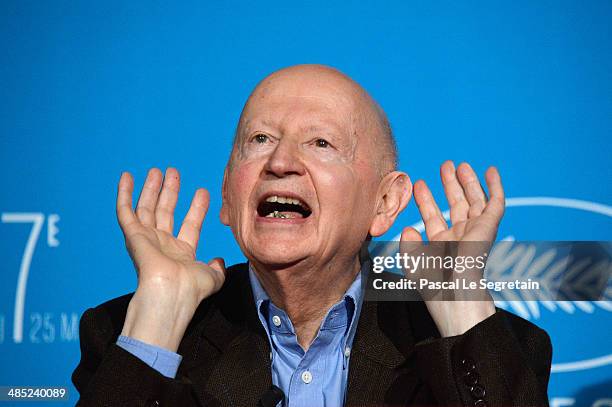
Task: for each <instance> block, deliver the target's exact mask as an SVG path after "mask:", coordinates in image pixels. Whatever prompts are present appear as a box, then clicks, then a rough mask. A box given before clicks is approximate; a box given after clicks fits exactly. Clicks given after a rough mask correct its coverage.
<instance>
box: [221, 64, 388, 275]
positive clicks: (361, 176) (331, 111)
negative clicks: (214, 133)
mask: <svg viewBox="0 0 612 407" xmlns="http://www.w3.org/2000/svg"><path fill="white" fill-rule="evenodd" d="M364 103H365V102H364V101H363V97H362V96H361V95H359V94H358V92H356V90H355V89H354V88H352V86H351V84H350V83H349V82H348V81H347V80H346V79H344V78H338V77H334V76H333V75H327V74H324V75H320V76H316V77H314V78H313V76H312V75H306V77H303V76H301V75H295V74H291V73H289V74H280V75H275V76H272V77H271V78H268V79H267V80H266V81H264V83H263V84H261V85H260V86H259V87H258V88H257V90H256V91H255V92H254V94H253V95H252V96H251V98H250V99H249V101H248V102H247V106H246V107H245V110H244V112H243V115H242V118H241V125H240V128H239V134H238V136H237V140H236V144H235V146H234V150H233V152H232V158H231V162H230V164H229V165H228V169H227V171H226V179H225V181H224V203H223V208H222V211H221V219H222V221H223V222H224V223H225V224H228V225H230V226H231V228H232V231H233V233H234V235H235V237H236V240H237V241H238V243H239V245H240V247H241V249H242V251H243V253H245V255H246V256H247V258H249V260H251V261H256V262H258V263H260V264H266V265H269V266H272V267H285V266H289V265H292V264H296V263H298V262H306V264H310V265H313V266H314V265H318V266H321V265H324V264H326V263H328V262H329V261H330V260H331V259H332V258H335V257H336V256H346V257H347V258H349V257H350V256H354V255H355V253H356V252H357V251H358V250H359V247H360V245H361V243H362V242H363V241H364V240H365V238H366V236H367V233H368V229H369V227H370V224H371V222H372V218H373V216H374V208H375V204H376V202H375V199H376V192H377V188H378V184H379V176H378V174H377V172H376V166H375V165H374V162H373V161H374V159H373V158H374V157H376V154H375V153H374V152H373V151H372V149H373V148H375V147H376V146H375V145H374V142H373V134H366V133H369V132H372V131H374V130H373V129H374V127H373V126H371V127H369V126H368V125H366V124H365V123H366V122H367V120H368V119H372V118H371V117H369V115H368V113H367V111H368V110H367V109H366V108H364ZM366 117H367V118H366Z"/></svg>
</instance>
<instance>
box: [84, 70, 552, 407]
mask: <svg viewBox="0 0 612 407" xmlns="http://www.w3.org/2000/svg"><path fill="white" fill-rule="evenodd" d="M396 161H397V157H396V151H395V143H394V140H393V138H392V135H391V130H390V127H389V124H388V122H387V119H386V117H385V114H384V113H383V111H382V110H381V109H380V108H379V107H378V105H377V104H376V103H375V102H374V101H373V100H372V98H371V97H370V96H369V95H368V94H367V93H366V91H365V90H364V89H362V88H361V87H360V86H359V85H357V84H356V83H355V82H354V81H352V80H351V79H350V78H348V77H347V76H345V75H344V74H342V73H340V72H338V71H337V70H335V69H332V68H328V67H324V66H319V65H301V66H294V67H290V68H287V69H282V70H280V71H278V72H275V73H273V74H272V75H270V76H268V77H267V78H265V79H264V80H263V81H262V82H261V83H259V84H258V85H257V87H256V88H255V90H254V91H253V93H252V94H251V95H250V97H249V99H248V101H247V103H246V104H245V106H244V109H243V111H242V114H241V116H240V121H239V124H238V128H237V132H236V138H235V141H234V145H233V150H232V153H231V156H230V159H229V162H228V164H227V167H226V170H225V174H224V180H223V191H222V196H223V206H222V209H221V214H220V217H221V221H222V222H223V223H224V224H226V225H228V226H230V227H231V230H232V232H233V234H234V236H235V238H236V241H237V242H238V244H239V246H240V249H241V250H242V252H243V253H244V255H245V256H246V258H247V259H248V263H247V264H238V265H235V266H232V267H229V268H227V269H226V267H225V265H224V262H223V260H222V259H221V258H215V259H213V260H211V261H210V262H208V263H203V262H200V261H198V260H196V258H195V254H196V247H197V245H198V241H199V237H200V229H201V226H202V222H203V220H204V217H205V215H206V211H207V208H208V204H209V196H208V193H207V192H206V190H204V189H199V190H197V191H196V193H195V196H194V197H193V200H192V203H191V206H190V209H189V211H188V213H187V215H186V217H185V219H184V221H183V223H182V226H181V227H180V231H179V233H178V235H177V236H176V237H174V236H173V212H174V208H175V204H176V202H177V197H178V192H179V174H178V172H177V171H176V170H175V169H172V168H169V169H168V170H167V171H166V173H165V176H162V174H161V172H160V171H159V170H157V169H152V170H151V171H149V174H148V176H147V179H146V181H145V184H144V186H143V188H142V192H141V195H140V198H139V200H138V204H137V206H136V210H135V211H134V210H133V207H132V192H133V189H134V182H133V179H132V177H131V175H130V174H128V173H124V174H123V175H122V177H121V179H120V181H119V187H118V197H117V215H118V219H119V223H120V225H121V228H122V230H123V232H124V235H125V239H126V246H127V249H128V251H129V253H130V256H131V257H132V259H133V262H134V265H135V268H136V272H137V274H138V287H137V289H136V291H135V293H133V294H132V295H127V296H124V297H120V298H117V299H115V300H112V301H110V302H107V303H105V304H102V305H100V306H98V307H96V308H93V309H90V310H88V311H87V312H86V313H85V314H84V315H83V317H82V320H81V348H82V359H81V362H80V364H79V366H78V367H77V369H76V370H75V372H74V374H73V381H74V383H75V386H76V387H77V389H78V390H79V392H80V394H81V399H80V403H81V404H82V405H135V406H136V405H168V406H179V405H181V406H183V405H184V406H197V405H200V406H255V405H277V403H279V405H286V406H291V407H297V406H342V405H351V406H352V405H372V406H374V405H376V406H382V405H389V406H391V405H392V406H400V405H409V406H414V405H487V404H488V405H503V406H510V405H522V406H526V405H542V404H547V394H546V388H547V382H548V376H549V370H550V358H551V347H550V341H549V338H548V336H547V335H546V333H545V332H543V331H542V330H540V329H538V328H537V327H535V326H534V325H532V324H530V323H528V322H526V321H524V320H521V319H519V318H518V317H515V316H513V315H512V314H509V313H506V312H504V311H501V310H496V309H495V307H494V305H493V302H492V301H491V299H490V297H489V298H488V299H487V300H485V301H453V302H444V301H433V300H429V301H426V302H425V303H424V302H375V301H363V298H362V297H363V290H362V281H361V275H362V273H360V270H361V269H362V268H363V267H367V264H368V262H364V261H363V256H360V253H361V248H362V245H363V244H364V242H367V241H369V240H370V239H371V237H375V236H380V235H382V234H384V233H385V232H386V231H387V230H389V228H390V227H391V226H392V224H393V222H394V221H395V219H396V217H397V216H398V214H399V213H400V212H401V211H402V210H403V209H404V208H405V207H406V205H407V204H408V202H409V200H410V198H411V195H412V192H413V188H412V183H411V181H410V178H409V177H408V175H407V174H405V173H403V172H401V171H398V170H397V169H396ZM441 178H442V182H443V184H444V187H445V192H446V195H447V198H448V201H449V204H450V208H451V223H452V224H451V226H450V227H449V226H448V225H447V223H446V221H445V220H444V218H443V217H442V215H441V213H440V210H439V209H438V206H437V205H436V203H435V201H434V199H433V197H432V195H431V193H430V191H429V189H428V187H427V186H426V185H425V183H424V182H422V181H419V182H417V183H415V185H414V196H415V200H416V203H417V205H418V208H419V210H420V213H421V215H422V217H423V220H424V223H425V227H426V234H427V237H428V239H429V240H433V241H459V242H461V241H489V242H491V241H493V240H494V239H495V236H496V233H497V227H498V224H499V221H500V220H501V217H502V215H503V212H504V193H503V189H502V186H501V180H500V176H499V174H498V172H497V170H496V169H494V168H490V169H489V170H488V171H487V173H486V182H487V186H488V189H489V192H490V198H489V199H487V197H486V195H485V194H484V192H483V190H482V187H481V186H480V183H479V181H478V178H477V176H476V175H475V173H474V171H473V170H472V169H471V168H470V166H469V165H467V164H461V165H459V166H458V167H457V168H455V167H454V165H453V163H452V162H450V161H449V162H445V163H444V164H443V165H442V167H441ZM208 238H209V239H210V238H211V237H208ZM420 239H421V236H420V234H419V233H418V232H417V231H416V230H414V229H411V228H406V229H404V231H403V233H402V240H403V241H420ZM281 400H282V401H281Z"/></svg>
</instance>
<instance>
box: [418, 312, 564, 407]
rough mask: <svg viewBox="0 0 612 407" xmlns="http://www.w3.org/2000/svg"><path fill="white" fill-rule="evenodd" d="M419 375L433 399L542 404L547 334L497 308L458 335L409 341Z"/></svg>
mask: <svg viewBox="0 0 612 407" xmlns="http://www.w3.org/2000/svg"><path fill="white" fill-rule="evenodd" d="M415 353H416V355H415V356H416V361H417V367H418V369H419V372H420V376H421V378H422V379H423V380H424V381H425V383H427V385H428V386H429V388H430V389H431V392H432V395H433V397H434V398H435V399H436V401H437V402H438V403H439V404H442V405H450V406H487V405H488V406H504V407H508V406H547V405H548V396H547V387H548V379H549V374H550V365H551V359H552V346H551V342H550V338H549V336H548V334H547V333H546V332H545V331H543V330H542V329H540V328H538V327H537V326H535V325H534V324H532V323H530V322H528V321H526V320H524V319H522V318H519V317H517V316H516V315H514V314H511V313H509V312H506V311H503V310H498V311H497V312H496V313H495V314H494V315H492V316H490V317H489V318H487V319H485V320H484V321H482V322H480V323H479V324H477V325H476V326H474V327H472V328H471V329H470V330H468V331H467V332H465V333H464V334H463V335H458V336H453V337H449V338H438V339H430V340H426V341H423V342H421V343H419V344H417V345H416V347H415Z"/></svg>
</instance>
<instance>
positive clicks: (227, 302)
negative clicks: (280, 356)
mask: <svg viewBox="0 0 612 407" xmlns="http://www.w3.org/2000/svg"><path fill="white" fill-rule="evenodd" d="M232 269H233V270H232ZM227 275H228V280H227V281H226V283H225V285H224V288H223V289H222V291H220V292H219V293H217V294H216V295H215V296H214V297H211V300H212V301H208V302H207V304H203V305H202V306H201V307H199V308H198V313H201V316H198V317H199V318H197V320H198V322H195V320H196V318H194V326H193V329H192V332H191V335H189V338H188V339H187V340H184V341H183V342H184V343H182V344H181V348H183V347H184V353H182V354H183V355H185V359H184V360H183V363H181V369H180V370H179V374H182V375H183V376H184V379H185V380H186V381H187V382H190V383H192V384H193V388H194V392H195V396H196V397H197V398H198V400H199V401H200V403H201V404H202V405H206V406H211V405H212V406H216V405H218V406H255V405H257V402H258V401H259V399H260V397H261V396H262V395H263V394H264V393H265V392H266V391H268V390H269V389H270V386H271V385H272V372H271V368H270V346H269V342H268V338H267V335H266V333H265V330H264V329H263V327H262V326H261V323H260V321H259V318H258V316H257V312H256V309H255V305H254V300H253V293H252V291H251V287H250V284H249V280H248V269H247V267H246V264H240V265H237V266H235V267H232V268H231V269H230V270H228V273H227ZM209 304H210V305H209ZM179 351H180V349H179ZM212 395H214V397H213V396H212Z"/></svg>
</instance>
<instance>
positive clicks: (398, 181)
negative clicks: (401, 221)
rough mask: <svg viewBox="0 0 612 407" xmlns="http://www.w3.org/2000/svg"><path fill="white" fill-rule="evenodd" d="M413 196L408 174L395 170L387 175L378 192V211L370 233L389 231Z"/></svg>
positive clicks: (376, 233) (380, 233)
mask: <svg viewBox="0 0 612 407" xmlns="http://www.w3.org/2000/svg"><path fill="white" fill-rule="evenodd" d="M411 197H412V182H411V181H410V177H409V176H408V174H406V173H405V172H401V171H393V172H391V173H389V174H387V175H385V177H384V178H383V179H382V181H381V182H380V186H379V187H378V193H377V194H376V201H377V203H376V212H375V213H374V219H373V220H372V224H371V225H370V235H372V236H380V235H382V234H384V233H385V232H387V230H389V228H391V226H392V225H393V222H395V219H396V218H397V215H399V213H400V212H401V211H403V210H404V208H405V207H406V206H407V205H408V202H410V198H411Z"/></svg>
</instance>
